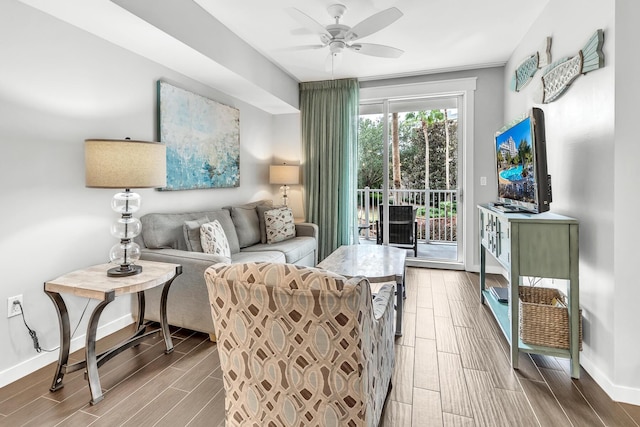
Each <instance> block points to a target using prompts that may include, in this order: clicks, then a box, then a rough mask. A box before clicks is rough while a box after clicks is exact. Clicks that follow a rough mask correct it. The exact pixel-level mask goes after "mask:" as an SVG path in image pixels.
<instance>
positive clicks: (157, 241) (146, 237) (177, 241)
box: [140, 209, 240, 254]
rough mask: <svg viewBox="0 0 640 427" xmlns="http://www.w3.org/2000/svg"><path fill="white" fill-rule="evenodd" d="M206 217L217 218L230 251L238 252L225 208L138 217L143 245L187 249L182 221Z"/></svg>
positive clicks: (229, 216) (236, 239) (229, 218)
mask: <svg viewBox="0 0 640 427" xmlns="http://www.w3.org/2000/svg"><path fill="white" fill-rule="evenodd" d="M204 217H207V218H209V221H213V220H216V219H217V220H218V222H219V223H220V225H221V226H222V229H223V230H224V234H225V235H226V236H227V240H228V241H229V248H230V249H231V253H232V254H234V253H238V252H240V245H239V243H238V235H237V234H236V229H235V227H234V225H233V221H232V220H231V214H230V213H229V211H228V210H226V209H217V210H213V211H205V212H189V213H179V214H172V213H151V214H146V215H143V216H142V217H141V218H140V221H141V222H142V240H143V242H144V246H145V247H147V248H150V249H168V248H171V249H180V250H183V251H186V250H187V243H186V241H185V238H184V231H183V227H184V222H185V221H189V220H198V219H200V218H204Z"/></svg>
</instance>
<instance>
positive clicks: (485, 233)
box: [479, 209, 490, 248]
mask: <svg viewBox="0 0 640 427" xmlns="http://www.w3.org/2000/svg"><path fill="white" fill-rule="evenodd" d="M479 214H480V244H481V245H482V246H484V247H485V248H489V233H490V231H489V213H488V212H487V211H485V210H484V209H480V210H479Z"/></svg>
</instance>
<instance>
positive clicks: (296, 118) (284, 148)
mask: <svg viewBox="0 0 640 427" xmlns="http://www.w3.org/2000/svg"><path fill="white" fill-rule="evenodd" d="M283 163H287V164H289V165H301V164H302V146H301V142H300V113H297V114H280V115H277V116H274V117H273V159H272V163H271V164H274V165H277V164H283ZM301 169H302V168H301ZM303 186H304V182H302V170H301V171H300V184H299V185H291V186H290V187H291V189H290V190H289V193H288V195H289V207H290V208H291V210H292V211H293V216H294V217H295V218H300V219H304V218H305V217H306V216H305V212H304V203H303V199H302V198H303ZM273 200H274V202H277V203H280V202H281V201H282V197H281V193H280V186H277V185H274V186H273Z"/></svg>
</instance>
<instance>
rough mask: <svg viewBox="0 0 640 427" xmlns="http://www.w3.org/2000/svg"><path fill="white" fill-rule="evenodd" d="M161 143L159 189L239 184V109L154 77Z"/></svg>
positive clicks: (187, 188)
mask: <svg viewBox="0 0 640 427" xmlns="http://www.w3.org/2000/svg"><path fill="white" fill-rule="evenodd" d="M158 113H159V117H158V125H159V134H160V142H163V143H165V144H166V145H167V186H166V187H165V188H163V190H191V189H196V188H228V187H239V186H240V111H239V110H238V109H236V108H233V107H229V106H227V105H224V104H220V103H219V102H216V101H213V100H211V99H208V98H205V97H203V96H200V95H197V94H195V93H192V92H189V91H186V90H184V89H180V88H178V87H175V86H172V85H170V84H169V83H166V82H163V81H158Z"/></svg>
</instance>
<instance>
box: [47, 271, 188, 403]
mask: <svg viewBox="0 0 640 427" xmlns="http://www.w3.org/2000/svg"><path fill="white" fill-rule="evenodd" d="M136 264H138V265H140V266H142V273H140V274H137V275H135V276H127V277H108V276H107V270H108V269H109V268H111V267H113V264H100V265H95V266H93V267H89V268H86V269H83V270H77V271H74V272H71V273H68V274H65V275H63V276H60V277H58V278H57V279H54V280H51V281H48V282H45V284H44V291H45V293H46V294H47V295H48V296H49V298H51V300H52V301H53V304H54V305H55V307H56V310H57V312H58V321H59V324H60V356H59V359H58V367H57V369H56V373H55V376H54V378H53V384H52V385H51V388H50V390H51V391H57V390H60V389H61V388H62V387H64V384H63V383H62V379H63V378H64V374H65V373H71V372H75V371H77V370H80V369H83V368H84V369H85V378H86V379H87V381H88V382H89V391H90V392H91V404H92V405H95V404H96V403H98V402H100V401H101V400H102V399H103V398H104V396H103V395H102V388H101V387H100V377H99V376H98V368H99V367H100V366H102V365H103V364H104V363H105V362H107V361H108V360H110V359H111V358H113V357H114V356H116V355H118V354H119V353H121V352H122V351H124V350H126V349H127V348H130V347H133V346H135V345H137V344H139V343H140V341H141V340H142V339H144V338H146V337H148V336H150V335H153V334H156V333H159V332H160V333H162V335H163V337H164V342H165V345H166V348H167V350H166V352H165V353H170V352H172V351H173V343H172V341H171V335H170V333H169V325H168V323H167V296H168V294H169V287H170V286H171V283H172V282H173V279H175V278H176V277H177V276H178V275H179V274H181V273H182V266H181V265H179V264H170V263H165V262H154V261H138V262H136ZM156 286H163V288H162V297H161V300H160V319H161V321H160V327H159V328H153V329H151V328H148V326H149V325H147V324H145V323H144V304H145V302H144V291H145V290H146V289H151V288H155V287H156ZM134 292H135V293H137V295H138V312H139V318H138V322H137V328H136V332H135V333H134V334H133V335H132V336H131V337H130V338H128V339H127V340H125V341H123V342H122V343H120V344H118V345H116V346H114V347H112V348H110V349H108V350H106V351H104V352H102V353H100V354H96V332H97V329H98V321H99V320H100V314H101V313H102V311H103V310H104V308H105V307H106V306H107V304H109V303H110V302H111V301H113V300H114V299H115V297H117V296H120V295H126V294H132V293H134ZM62 293H67V294H72V295H76V296H79V297H83V298H92V299H96V300H98V301H100V302H99V303H98V305H97V306H96V307H95V308H94V309H93V312H92V313H91V317H90V318H89V324H88V325H87V335H86V344H85V360H84V361H81V362H77V363H74V364H71V365H69V364H68V361H69V348H70V344H71V334H70V327H69V313H68V311H67V306H66V304H65V302H64V300H63V299H62V296H61V295H60V294H62Z"/></svg>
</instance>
